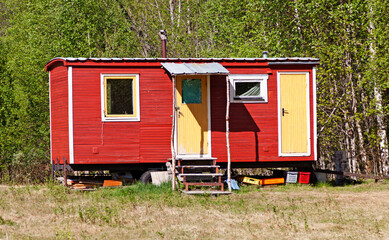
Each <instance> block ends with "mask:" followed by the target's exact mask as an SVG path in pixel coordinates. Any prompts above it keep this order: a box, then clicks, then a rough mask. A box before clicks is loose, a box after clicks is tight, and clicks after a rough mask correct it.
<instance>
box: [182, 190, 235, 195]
mask: <svg viewBox="0 0 389 240" xmlns="http://www.w3.org/2000/svg"><path fill="white" fill-rule="evenodd" d="M181 192H182V193H184V194H188V195H228V194H232V192H228V191H217V190H209V191H203V190H191V191H188V190H181Z"/></svg>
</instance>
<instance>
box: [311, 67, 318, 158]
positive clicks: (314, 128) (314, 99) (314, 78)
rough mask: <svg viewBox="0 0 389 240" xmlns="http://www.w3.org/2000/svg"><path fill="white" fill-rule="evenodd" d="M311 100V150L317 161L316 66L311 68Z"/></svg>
mask: <svg viewBox="0 0 389 240" xmlns="http://www.w3.org/2000/svg"><path fill="white" fill-rule="evenodd" d="M312 94H313V96H312V101H313V151H314V154H315V159H314V160H315V161H317V160H318V159H317V156H318V152H317V103H316V68H315V67H313V68H312Z"/></svg>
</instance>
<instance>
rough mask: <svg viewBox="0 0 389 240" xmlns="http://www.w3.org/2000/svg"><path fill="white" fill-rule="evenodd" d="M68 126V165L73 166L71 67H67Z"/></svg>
mask: <svg viewBox="0 0 389 240" xmlns="http://www.w3.org/2000/svg"><path fill="white" fill-rule="evenodd" d="M68 124H69V159H67V160H68V161H69V164H74V135H73V67H68Z"/></svg>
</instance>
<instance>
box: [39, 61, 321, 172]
mask: <svg viewBox="0 0 389 240" xmlns="http://www.w3.org/2000/svg"><path fill="white" fill-rule="evenodd" d="M318 63H319V60H318V59H315V58H255V59H254V58H250V59H248V58H246V59H230V58H185V59H184V58H181V59H177V58H156V59H155V58H55V59H52V60H51V61H50V62H49V63H48V64H47V65H46V71H48V72H49V76H50V109H51V115H50V116H51V159H52V161H53V160H55V161H56V160H57V159H58V160H59V161H60V163H63V159H66V161H67V162H68V163H70V166H71V167H72V168H73V169H74V170H97V169H100V170H103V169H105V170H111V171H134V170H141V171H145V170H147V169H149V168H156V167H163V166H165V163H166V162H167V161H169V160H168V159H170V158H172V151H174V152H175V154H176V155H177V156H178V157H181V158H191V157H200V158H201V157H214V158H217V161H218V164H221V165H222V166H223V164H224V166H225V163H226V162H227V149H226V117H225V116H226V102H227V94H226V89H227V87H226V86H227V85H226V80H228V81H229V84H230V92H229V94H230V99H231V104H230V143H231V147H230V149H231V161H232V167H309V166H311V165H312V163H313V162H314V161H315V160H316V159H317V143H316V71H315V66H316V65H318ZM173 79H174V81H173ZM173 83H176V84H173ZM174 91H176V93H175V94H174ZM174 96H176V98H174ZM173 116H175V117H173ZM173 119H176V120H173ZM173 121H175V123H174V125H173ZM172 126H174V127H172ZM173 128H174V131H173V134H172V130H173ZM172 139H173V142H174V144H171V140H172ZM172 145H173V146H172Z"/></svg>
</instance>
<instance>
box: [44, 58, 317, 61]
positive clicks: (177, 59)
mask: <svg viewBox="0 0 389 240" xmlns="http://www.w3.org/2000/svg"><path fill="white" fill-rule="evenodd" d="M56 59H60V60H64V61H69V62H77V61H80V62H85V61H88V60H90V61H118V62H121V61H160V62H163V61H167V62H170V61H215V62H218V61H237V62H252V61H269V62H283V61H296V62H317V61H319V59H318V58H300V57H282V58H71V57H69V58H63V57H58V58H53V59H52V60H51V61H53V60H56ZM51 61H50V62H51Z"/></svg>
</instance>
